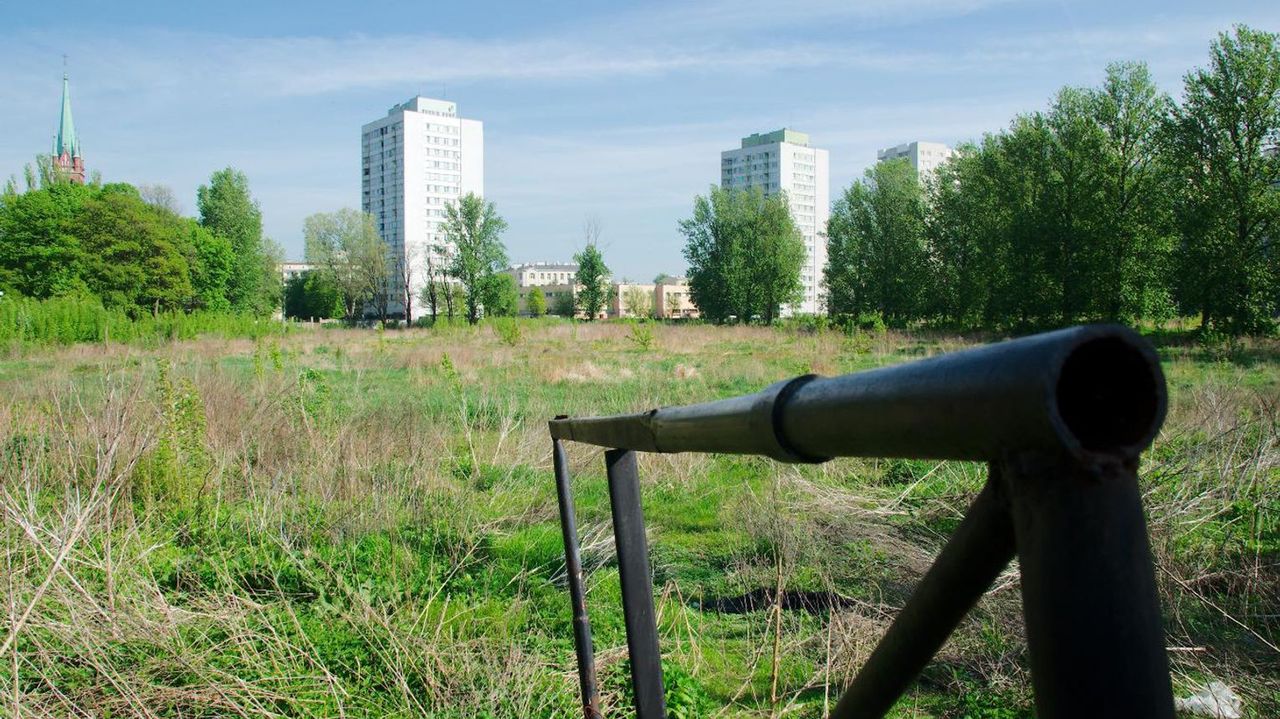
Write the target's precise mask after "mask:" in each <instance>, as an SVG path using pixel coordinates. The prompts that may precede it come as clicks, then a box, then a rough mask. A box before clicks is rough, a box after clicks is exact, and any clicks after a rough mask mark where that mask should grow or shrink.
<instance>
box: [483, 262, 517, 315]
mask: <svg viewBox="0 0 1280 719" xmlns="http://www.w3.org/2000/svg"><path fill="white" fill-rule="evenodd" d="M481 305H482V306H483V307H484V314H485V316H486V317H515V316H516V314H517V313H518V312H519V311H520V291H519V290H518V289H517V288H516V278H514V277H512V276H511V275H508V274H506V273H505V272H499V273H497V274H493V275H489V277H488V279H486V280H485V283H484V296H483V298H482V300H481Z"/></svg>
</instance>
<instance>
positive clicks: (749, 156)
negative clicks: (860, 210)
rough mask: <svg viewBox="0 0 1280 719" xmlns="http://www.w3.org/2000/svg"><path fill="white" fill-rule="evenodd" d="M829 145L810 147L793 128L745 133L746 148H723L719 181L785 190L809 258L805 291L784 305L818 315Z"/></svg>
mask: <svg viewBox="0 0 1280 719" xmlns="http://www.w3.org/2000/svg"><path fill="white" fill-rule="evenodd" d="M828 164H829V162H828V157H827V151H826V150H820V149H818V148H816V147H810V146H809V136H808V135H806V134H805V133H803V132H796V131H795V130H787V129H782V130H776V131H774V132H769V133H764V134H758V133H757V134H753V135H751V136H750V137H744V138H742V147H739V148H736V149H733V150H725V151H724V152H722V153H720V186H721V187H724V188H725V189H746V188H750V187H758V188H760V189H761V190H763V191H764V193H765V194H767V195H772V194H775V193H778V192H785V193H787V200H788V202H789V203H790V205H791V216H792V217H793V218H795V221H796V225H797V226H798V227H799V228H800V233H801V234H802V235H804V248H805V253H806V254H805V263H804V266H803V267H802V268H801V270H800V281H801V283H802V284H803V285H804V293H803V295H802V298H801V300H800V303H799V304H798V305H797V306H795V307H784V308H782V310H783V312H784V313H787V314H790V313H791V312H792V311H797V312H800V313H807V314H816V313H819V312H822V311H824V310H825V306H824V304H825V303H824V300H823V294H824V290H823V284H822V270H823V268H824V267H825V266H826V264H827V219H828V218H829V217H830V216H831V186H830V174H829V172H828Z"/></svg>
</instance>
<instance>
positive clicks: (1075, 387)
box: [551, 325, 1166, 462]
mask: <svg viewBox="0 0 1280 719" xmlns="http://www.w3.org/2000/svg"><path fill="white" fill-rule="evenodd" d="M1165 409H1166V396H1165V383H1164V375H1163V374H1162V372H1161V370H1160V362H1159V358H1158V357H1157V356H1156V353H1155V351H1154V350H1153V349H1152V347H1151V345H1150V344H1149V343H1148V342H1147V341H1146V340H1144V339H1142V337H1140V336H1139V335H1137V334H1136V333H1134V332H1133V331H1131V330H1129V329H1127V328H1124V327H1121V326H1118V325H1085V326H1080V327H1072V328H1069V329H1064V330H1058V331H1056V332H1047V333H1044V334H1040V335H1033V336H1031V337H1023V338H1020V339H1015V340H1009V341H1006V342H999V343H996V344H992V345H987V346H985V347H978V348H975V349H970V350H964V351H961V352H955V353H951V354H947V355H942V356H938V357H933V358H930V359H925V360H920V361H918V362H910V363H906V364H901V365H895V366H892V367H885V368H881V369H876V370H871V371H868V372H859V373H855V374H849V375H844V376H842V377H833V378H819V377H815V376H812V375H806V376H803V377H797V378H795V379H792V380H788V381H785V382H780V383H778V384H775V385H773V386H771V387H769V388H767V389H765V390H763V391H761V392H758V393H756V394H753V395H747V396H745V397H735V398H732V399H725V400H720V401H717V402H708V403H705V404H697V405H692V406H688V407H668V408H663V409H655V410H651V411H649V412H644V413H641V414H631V415H618V416H614V417H594V418H566V419H557V420H553V421H552V422H551V435H552V436H553V437H555V438H558V439H570V440H573V441H576V442H586V443H588V444H595V445H599V446H604V447H620V448H624V449H634V450H640V451H645V452H724V453H736V454H763V455H766V456H769V457H773V458H774V459H778V460H781V461H788V462H816V461H824V460H826V459H829V458H831V457H837V456H859V457H915V458H922V459H923V458H930V459H968V460H983V461H989V460H993V459H997V458H998V457H999V456H1000V455H1001V453H1002V452H1004V451H1006V450H1008V449H1010V448H1025V449H1030V448H1042V449H1054V450H1063V451H1065V452H1066V453H1068V454H1070V455H1071V456H1073V457H1075V458H1077V459H1079V460H1084V461H1091V460H1097V459H1107V458H1110V459H1115V458H1120V459H1133V458H1136V457H1137V456H1138V454H1139V453H1140V452H1141V451H1142V450H1143V449H1145V448H1146V447H1147V445H1149V444H1150V443H1151V440H1152V439H1154V438H1155V433H1156V431H1157V430H1158V429H1159V427H1160V424H1161V423H1162V422H1163V420H1164V414H1165Z"/></svg>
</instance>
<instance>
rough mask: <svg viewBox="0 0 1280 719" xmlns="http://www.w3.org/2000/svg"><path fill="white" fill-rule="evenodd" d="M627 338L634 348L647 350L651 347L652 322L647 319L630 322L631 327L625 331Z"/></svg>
mask: <svg viewBox="0 0 1280 719" xmlns="http://www.w3.org/2000/svg"><path fill="white" fill-rule="evenodd" d="M627 339H628V340H630V341H631V344H633V345H635V346H636V349H638V350H640V351H641V352H648V351H649V350H651V349H653V343H654V339H655V338H654V334H653V324H652V323H650V322H647V321H640V322H632V323H631V329H630V331H628V333H627Z"/></svg>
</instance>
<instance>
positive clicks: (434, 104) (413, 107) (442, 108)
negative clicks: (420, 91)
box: [387, 95, 458, 117]
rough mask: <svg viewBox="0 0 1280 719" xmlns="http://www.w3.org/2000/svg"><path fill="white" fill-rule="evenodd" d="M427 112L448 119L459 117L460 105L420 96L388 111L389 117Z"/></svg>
mask: <svg viewBox="0 0 1280 719" xmlns="http://www.w3.org/2000/svg"><path fill="white" fill-rule="evenodd" d="M400 111H404V112H425V113H427V114H428V115H444V116H446V117H457V116H458V104H457V103H455V102H450V101H448V100H436V99H433V98H430V97H423V96H421V95H418V96H417V97H412V98H410V99H408V100H405V101H404V102H402V103H400V104H399V105H396V106H395V107H393V108H391V109H390V110H387V114H388V115H394V114H396V113H397V112H400Z"/></svg>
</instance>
